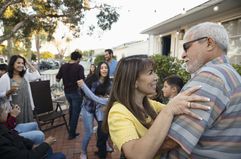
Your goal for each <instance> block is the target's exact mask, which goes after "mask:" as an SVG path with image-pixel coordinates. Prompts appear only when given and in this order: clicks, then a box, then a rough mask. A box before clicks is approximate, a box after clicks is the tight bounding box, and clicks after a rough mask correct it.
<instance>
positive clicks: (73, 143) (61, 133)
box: [45, 115, 120, 159]
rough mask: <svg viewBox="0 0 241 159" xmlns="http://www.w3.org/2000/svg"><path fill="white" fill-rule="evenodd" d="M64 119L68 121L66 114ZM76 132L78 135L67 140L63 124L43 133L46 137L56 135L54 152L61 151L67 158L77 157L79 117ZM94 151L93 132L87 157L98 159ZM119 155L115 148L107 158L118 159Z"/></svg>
mask: <svg viewBox="0 0 241 159" xmlns="http://www.w3.org/2000/svg"><path fill="white" fill-rule="evenodd" d="M66 119H67V121H68V115H67V116H66ZM56 122H58V121H56ZM77 132H79V133H80V135H79V136H78V137H76V138H75V139H73V140H68V133H67V130H66V127H65V126H60V127H57V128H55V129H52V130H49V131H46V132H45V135H46V137H48V136H54V137H56V139H57V142H56V143H55V144H54V145H53V146H52V147H53V150H54V152H63V153H64V154H65V155H66V157H67V159H79V158H80V157H79V156H80V146H81V141H82V136H83V124H82V119H81V118H79V123H78V128H77ZM95 151H97V148H96V135H95V134H94V135H93V136H92V138H91V141H90V143H89V145H88V159H99V158H98V157H97V156H95V155H94V152H95ZM119 157H120V153H119V152H118V151H117V150H115V151H114V152H112V153H108V156H107V159H119Z"/></svg>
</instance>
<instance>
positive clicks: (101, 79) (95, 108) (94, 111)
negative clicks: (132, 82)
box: [79, 62, 111, 159]
mask: <svg viewBox="0 0 241 159" xmlns="http://www.w3.org/2000/svg"><path fill="white" fill-rule="evenodd" d="M96 76H97V78H96V80H95V81H92V83H89V84H88V85H89V86H88V87H89V89H90V90H91V91H92V92H93V93H94V94H95V95H97V96H101V97H105V96H106V95H108V94H109V92H110V89H111V80H110V78H109V66H108V64H107V63H106V62H100V63H99V64H98V67H97V72H96ZM79 81H80V80H79ZM103 106H105V105H102V104H99V103H96V102H95V101H93V100H92V99H90V98H88V97H87V96H84V100H83V105H82V112H81V113H82V119H83V123H84V128H85V129H84V136H83V140H82V146H81V156H80V158H81V159H86V158H87V148H88V144H89V140H90V138H91V136H92V134H93V120H94V118H95V119H96V121H97V123H98V128H97V147H98V152H97V155H98V156H99V158H106V155H107V151H106V141H107V139H108V134H106V133H104V132H103V131H102V129H101V125H102V121H103V116H104V112H103V110H102V109H103Z"/></svg>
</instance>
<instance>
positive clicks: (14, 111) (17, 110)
mask: <svg viewBox="0 0 241 159" xmlns="http://www.w3.org/2000/svg"><path fill="white" fill-rule="evenodd" d="M20 112H21V110H20V107H19V106H18V105H14V106H13V108H12V110H11V111H10V114H11V116H13V117H15V118H16V117H17V116H18V115H19V113H20Z"/></svg>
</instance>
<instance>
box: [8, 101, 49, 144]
mask: <svg viewBox="0 0 241 159" xmlns="http://www.w3.org/2000/svg"><path fill="white" fill-rule="evenodd" d="M19 113H20V107H19V106H18V105H14V106H12V108H11V110H10V112H9V113H8V117H7V121H6V123H5V126H6V127H7V128H8V129H9V130H15V131H17V133H18V135H20V136H22V137H25V138H27V139H30V140H32V141H33V143H34V144H41V143H42V142H43V141H44V139H45V135H44V133H43V132H42V131H40V130H38V129H39V128H38V124H37V123H36V122H29V123H20V124H17V122H16V117H17V116H18V115H19Z"/></svg>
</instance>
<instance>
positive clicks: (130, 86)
mask: <svg viewBox="0 0 241 159" xmlns="http://www.w3.org/2000/svg"><path fill="white" fill-rule="evenodd" d="M116 71H117V72H116V76H115V78H114V81H113V85H112V89H111V94H110V98H109V102H108V105H107V110H106V114H105V115H106V116H105V119H104V121H103V122H104V125H103V126H104V128H105V130H106V131H107V132H109V133H110V136H111V139H112V141H113V143H114V144H115V145H117V147H118V149H119V150H120V151H121V152H123V153H124V155H125V157H126V158H136V159H137V158H138V159H147V158H150V159H151V158H154V157H156V158H158V157H159V156H158V154H159V153H158V150H159V148H160V147H161V146H162V143H163V142H164V140H165V137H166V135H167V133H168V130H169V127H170V126H171V123H172V119H173V118H174V116H175V115H181V116H186V115H189V116H190V117H194V118H192V120H198V121H200V120H201V118H200V117H199V116H197V115H196V114H195V113H193V112H191V111H190V105H192V108H193V109H203V110H209V107H207V106H203V105H201V104H197V103H193V104H191V103H190V102H194V101H209V99H208V98H203V97H200V96H197V95H195V96H194V95H192V94H193V93H194V92H195V91H197V90H198V89H200V87H199V86H196V87H193V88H190V89H189V90H187V91H185V92H183V93H181V94H179V95H177V96H176V97H175V98H173V99H172V100H171V101H170V102H169V103H168V104H167V106H165V105H163V104H161V103H159V102H157V101H154V100H151V99H149V98H148V97H147V96H148V95H152V94H155V93H156V86H157V80H158V77H157V75H156V73H155V72H154V62H153V60H152V59H150V58H149V57H148V56H146V55H134V56H129V57H125V58H122V59H121V60H120V61H119V63H118V65H117V70H116Z"/></svg>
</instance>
